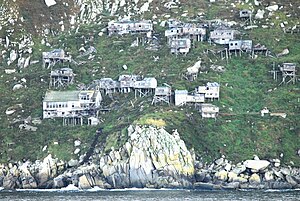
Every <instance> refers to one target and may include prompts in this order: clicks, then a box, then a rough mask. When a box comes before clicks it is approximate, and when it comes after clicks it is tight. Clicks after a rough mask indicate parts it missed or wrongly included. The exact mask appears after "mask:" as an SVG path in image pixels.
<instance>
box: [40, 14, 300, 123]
mask: <svg viewBox="0 0 300 201" xmlns="http://www.w3.org/2000/svg"><path fill="white" fill-rule="evenodd" d="M239 15H240V19H243V20H245V19H246V20H250V21H251V18H252V14H251V11H249V10H241V11H240V13H239ZM167 24H168V28H169V29H167V30H165V37H166V38H167V44H168V46H169V47H170V49H171V50H170V53H171V54H175V55H177V54H183V55H185V54H188V53H189V51H190V49H191V48H192V46H195V45H193V44H194V43H195V42H199V41H200V42H203V41H209V43H210V44H211V43H212V42H213V43H215V44H218V45H220V46H221V47H222V46H223V48H224V49H223V50H221V51H220V52H221V53H224V54H225V58H226V59H227V60H228V59H229V58H230V57H231V56H234V55H235V56H237V55H240V56H241V54H248V55H249V56H250V57H251V58H253V55H256V54H257V53H261V54H263V55H265V56H269V50H268V49H267V48H266V47H265V46H264V45H260V44H258V45H253V42H252V40H251V39H246V40H238V37H237V34H238V33H239V31H238V30H234V29H231V28H230V27H225V26H224V25H223V24H222V23H221V24H219V25H212V24H191V23H183V22H180V21H178V20H176V19H169V20H168V21H167ZM211 29H213V30H211ZM209 30H211V31H210V32H209ZM154 32H155V30H154V29H153V24H152V22H151V20H143V21H131V20H122V21H118V22H114V21H111V22H109V23H108V26H107V35H108V36H112V35H119V36H123V35H126V34H131V35H134V36H136V37H137V43H136V44H135V45H137V46H138V44H139V43H140V41H143V43H147V42H145V41H152V40H157V39H155V38H153V34H154ZM91 48H93V49H94V47H91ZM95 51H96V50H95ZM191 51H192V50H191ZM180 56H182V55H180ZM42 58H43V66H44V67H45V68H51V69H53V68H55V64H56V63H57V62H60V63H63V65H66V63H65V62H68V63H70V62H71V56H66V55H65V52H64V50H62V49H55V50H52V51H50V52H43V57H42ZM222 58H223V57H222ZM73 63H74V62H73ZM67 65H70V64H67ZM73 65H74V64H73ZM123 68H124V70H126V69H127V66H123ZM200 68H201V60H200V61H198V62H196V63H195V64H194V66H192V67H189V68H187V72H186V74H185V77H186V78H187V79H188V80H190V81H193V80H195V79H196V78H197V76H198V74H199V69H200ZM270 72H272V73H273V74H274V75H273V77H274V79H276V80H277V77H278V73H280V74H281V77H282V81H281V82H280V84H279V85H281V84H288V83H290V82H291V83H293V84H295V83H296V81H297V75H296V64H294V63H283V64H282V66H280V68H279V69H277V70H275V69H273V71H270ZM74 76H75V74H74V73H73V71H72V69H71V68H61V69H57V70H52V71H51V73H50V85H49V86H50V88H53V87H54V88H64V87H66V86H68V85H70V84H73V83H74ZM157 83H158V81H157V80H156V78H154V77H145V78H144V77H143V75H120V76H119V78H118V80H113V79H112V78H100V79H99V80H94V81H93V84H91V85H90V86H88V87H86V88H83V89H81V91H66V92H55V91H48V92H47V93H46V95H45V98H44V100H43V118H44V119H45V118H63V122H64V125H69V124H70V125H77V124H80V125H83V123H84V122H86V124H89V125H98V124H99V123H100V121H99V120H98V119H97V118H98V117H99V112H100V111H101V101H102V95H101V94H103V95H113V94H115V93H117V92H119V93H129V92H131V91H134V93H135V98H137V95H138V96H139V97H145V96H147V95H148V96H149V95H152V96H153V100H152V105H153V104H154V105H156V104H158V103H166V104H168V105H170V104H171V103H172V104H175V106H184V105H185V104H188V103H193V104H194V105H195V108H196V109H197V110H198V111H199V112H200V114H201V116H202V118H215V119H216V117H217V116H218V114H219V107H217V106H215V105H212V104H211V103H204V102H207V101H208V100H215V99H216V100H219V98H220V85H219V83H216V82H213V83H211V82H208V83H207V84H206V85H205V86H198V87H196V88H195V90H194V91H193V92H191V93H190V94H189V92H188V91H187V90H186V89H184V90H177V89H174V91H172V86H170V85H168V84H167V83H164V84H163V85H164V86H157ZM100 92H101V93H100ZM69 94H74V95H69ZM172 96H174V97H172ZM172 100H174V103H173V101H172ZM266 113H268V110H267V109H266V108H263V109H262V111H261V114H262V115H265V114H266ZM271 115H276V113H271ZM278 115H279V116H282V115H284V114H278ZM84 119H85V121H84ZM67 122H71V123H67Z"/></svg>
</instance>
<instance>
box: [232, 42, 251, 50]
mask: <svg viewBox="0 0 300 201" xmlns="http://www.w3.org/2000/svg"><path fill="white" fill-rule="evenodd" d="M228 49H229V51H243V52H251V51H252V40H231V41H229V46H228Z"/></svg>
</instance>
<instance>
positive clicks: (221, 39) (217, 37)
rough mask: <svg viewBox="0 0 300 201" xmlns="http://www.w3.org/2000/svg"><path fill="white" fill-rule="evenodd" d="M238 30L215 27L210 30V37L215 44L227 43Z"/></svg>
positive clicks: (233, 37)
mask: <svg viewBox="0 0 300 201" xmlns="http://www.w3.org/2000/svg"><path fill="white" fill-rule="evenodd" d="M237 33H238V32H237V31H236V30H233V29H225V28H222V29H216V30H214V31H212V32H210V39H211V40H212V41H213V42H214V43H217V44H220V45H227V44H229V41H231V40H234V39H235V36H236V34H237Z"/></svg>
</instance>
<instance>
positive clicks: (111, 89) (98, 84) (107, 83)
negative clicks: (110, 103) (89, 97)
mask: <svg viewBox="0 0 300 201" xmlns="http://www.w3.org/2000/svg"><path fill="white" fill-rule="evenodd" d="M89 88H92V89H96V90H100V91H101V92H103V93H104V94H106V95H108V94H113V93H116V92H117V91H118V90H119V88H120V83H119V82H118V81H115V80H113V79H111V78H101V79H100V80H94V81H93V84H92V85H91V86H90V87H89Z"/></svg>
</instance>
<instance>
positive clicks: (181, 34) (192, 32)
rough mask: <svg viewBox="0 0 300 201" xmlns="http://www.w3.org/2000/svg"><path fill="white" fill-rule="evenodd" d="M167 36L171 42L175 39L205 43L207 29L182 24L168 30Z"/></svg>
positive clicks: (200, 26)
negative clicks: (187, 39)
mask: <svg viewBox="0 0 300 201" xmlns="http://www.w3.org/2000/svg"><path fill="white" fill-rule="evenodd" d="M165 36H166V37H167V38H168V40H169V41H170V40H172V39H174V38H189V39H191V40H195V41H203V40H204V39H205V36H206V27H204V26H202V25H196V24H190V23H186V24H181V25H179V26H177V27H172V28H170V29H168V30H166V31H165Z"/></svg>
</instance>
